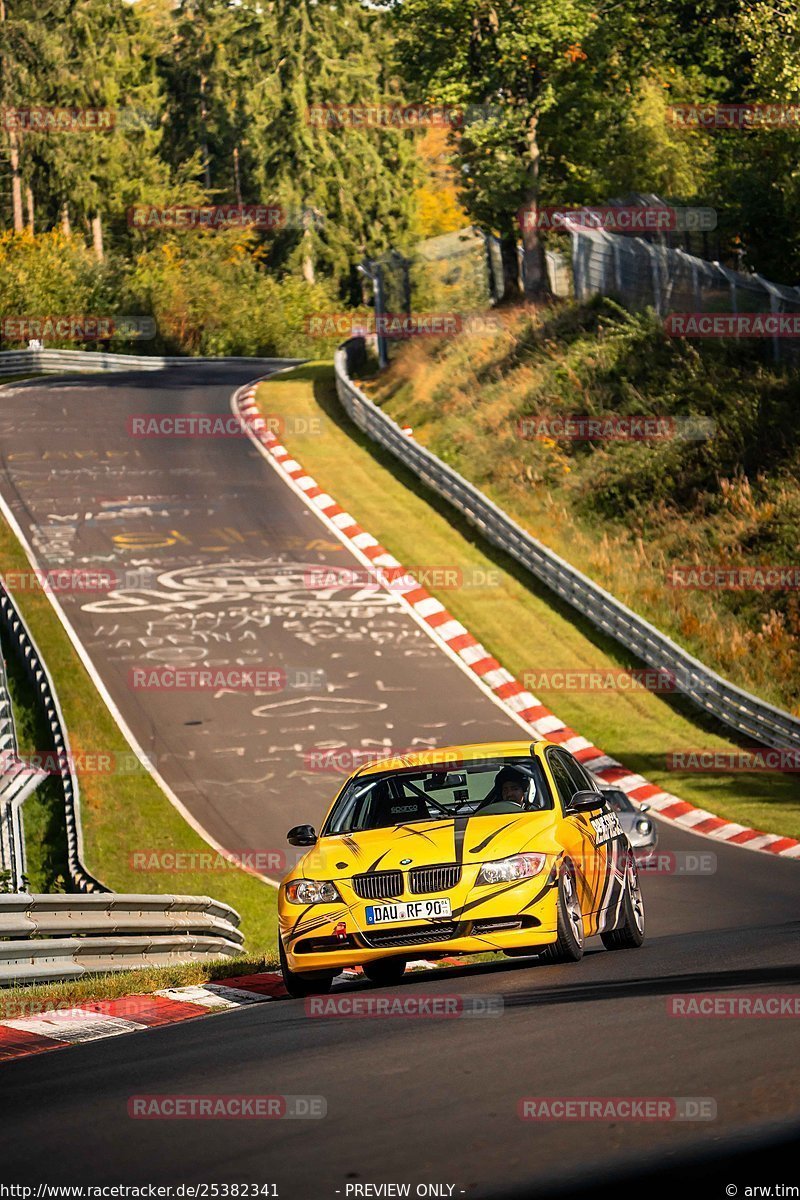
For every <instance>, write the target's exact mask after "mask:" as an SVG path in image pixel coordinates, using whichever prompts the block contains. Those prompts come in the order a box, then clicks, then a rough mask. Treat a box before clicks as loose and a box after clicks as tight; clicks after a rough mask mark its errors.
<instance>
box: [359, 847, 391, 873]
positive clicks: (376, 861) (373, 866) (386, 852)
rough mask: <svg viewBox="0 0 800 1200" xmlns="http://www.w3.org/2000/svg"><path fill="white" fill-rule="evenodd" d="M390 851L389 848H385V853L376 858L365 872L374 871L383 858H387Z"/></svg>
mask: <svg viewBox="0 0 800 1200" xmlns="http://www.w3.org/2000/svg"><path fill="white" fill-rule="evenodd" d="M388 853H389V851H388V850H384V852H383V854H380V855H378V857H377V858H376V859H375V862H374V863H373V864H372V866H370V867H367V869H366V872H365V874H367V875H369V873H370V871H374V870H375V868H376V867H377V865H378V863H381V862H383V860H384V859H385V858H386V855H387V854H388Z"/></svg>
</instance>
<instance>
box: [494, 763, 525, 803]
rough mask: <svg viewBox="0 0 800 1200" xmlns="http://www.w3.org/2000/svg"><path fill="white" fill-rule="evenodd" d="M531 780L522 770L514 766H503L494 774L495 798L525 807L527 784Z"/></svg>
mask: <svg viewBox="0 0 800 1200" xmlns="http://www.w3.org/2000/svg"><path fill="white" fill-rule="evenodd" d="M531 782H532V781H531V779H530V778H529V777H528V776H527V775H525V774H523V772H522V771H518V770H517V769H516V767H509V766H505V767H503V768H502V769H501V770H500V771H498V772H497V774H496V775H495V779H494V786H495V788H496V790H497V798H498V799H499V800H503V801H505V802H506V803H510V804H518V805H519V807H520V808H525V807H526V803H525V802H526V799H527V797H528V785H529V784H530V783H531ZM531 798H532V797H531Z"/></svg>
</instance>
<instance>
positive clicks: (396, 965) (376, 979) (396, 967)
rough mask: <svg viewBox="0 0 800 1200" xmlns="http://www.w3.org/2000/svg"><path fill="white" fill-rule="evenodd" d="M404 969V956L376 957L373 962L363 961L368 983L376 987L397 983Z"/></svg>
mask: <svg viewBox="0 0 800 1200" xmlns="http://www.w3.org/2000/svg"><path fill="white" fill-rule="evenodd" d="M405 969H406V960H405V959H404V958H378V959H376V960H375V962H370V963H364V967H363V971H364V974H365V975H366V977H367V979H368V980H369V981H370V983H375V984H377V985H378V987H391V985H392V984H393V983H399V982H400V980H401V979H402V978H403V974H404V972H405Z"/></svg>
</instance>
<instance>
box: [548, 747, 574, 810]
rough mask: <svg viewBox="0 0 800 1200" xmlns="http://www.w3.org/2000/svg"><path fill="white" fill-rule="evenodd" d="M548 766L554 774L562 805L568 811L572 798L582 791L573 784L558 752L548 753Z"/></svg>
mask: <svg viewBox="0 0 800 1200" xmlns="http://www.w3.org/2000/svg"><path fill="white" fill-rule="evenodd" d="M547 765H548V766H549V768H550V770H551V771H552V773H553V779H554V780H555V782H556V787H557V788H558V794H559V797H560V798H561V803H562V804H563V806H564V808H565V809H566V808H568V807H569V803H570V801H571V799H572V797H573V796H574V795H575V793H576V792H577V791H580V789H579V788H578V787H577V786H576V785H575V784H574V783H573V781H572V778H571V776H570V774H569V772H568V771H567V769H566V767H565V766H564V761H563V759H562V758H561V755H560V754H559V753H558V752H557V751H555V750H551V751H550V752H549V753H548V755H547Z"/></svg>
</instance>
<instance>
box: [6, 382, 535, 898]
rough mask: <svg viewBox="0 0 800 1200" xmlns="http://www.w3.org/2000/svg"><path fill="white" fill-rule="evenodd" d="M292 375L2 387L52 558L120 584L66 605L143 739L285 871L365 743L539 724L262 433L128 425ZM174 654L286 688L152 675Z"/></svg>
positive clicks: (236, 843) (38, 545)
mask: <svg viewBox="0 0 800 1200" xmlns="http://www.w3.org/2000/svg"><path fill="white" fill-rule="evenodd" d="M281 365H283V364H280V363H270V362H267V361H262V362H259V361H257V360H256V361H254V363H253V364H252V365H250V364H243V365H242V366H238V367H233V366H231V365H228V366H215V365H213V364H212V365H211V366H209V365H207V364H204V365H202V366H200V365H198V366H197V367H196V368H195V367H180V368H173V369H172V370H171V371H163V372H139V373H131V374H120V375H116V376H115V377H114V379H113V381H110V380H109V379H108V377H98V376H92V377H86V376H84V377H82V378H81V377H70V378H69V379H58V380H53V381H48V380H45V381H36V382H35V383H29V384H17V385H13V386H11V387H9V388H7V389H4V391H3V403H2V409H0V441H1V442H2V445H3V447H4V460H3V471H2V475H0V491H1V492H2V494H3V496H4V497H5V499H6V501H7V502H8V503H9V505H10V506H11V509H12V511H13V513H14V516H15V517H16V519H17V521H18V522H19V523H20V525H21V526H22V528H23V530H24V532H25V535H26V537H27V539H28V541H29V543H30V544H31V545H32V546H33V548H34V550H35V552H36V555H37V559H38V561H39V564H40V566H41V567H42V568H44V569H56V568H63V569H65V570H67V571H70V572H74V574H75V577H76V579H78V580H80V581H83V582H85V583H89V582H90V581H91V575H90V574H89V573H90V572H103V571H105V572H106V573H107V574H108V573H111V572H114V573H115V575H114V578H115V579H117V578H118V581H119V583H120V586H118V587H117V588H115V589H114V590H113V591H112V592H111V593H109V591H108V587H107V586H106V588H105V590H104V591H102V592H98V591H94V592H93V593H88V592H86V591H81V590H80V587H78V588H77V589H76V590H75V591H70V590H59V592H58V598H59V600H60V602H61V604H62V606H63V608H64V611H65V612H66V613H67V615H68V617H69V618H70V621H71V623H72V624H73V625H74V626H75V628H76V630H77V632H78V634H79V636H80V638H81V641H82V642H83V645H84V646H85V647H86V648H87V650H88V652H89V654H90V656H91V658H92V661H93V662H94V664H95V666H96V668H97V669H98V671H99V672H100V673H101V675H102V677H103V680H104V682H105V683H106V685H107V687H108V689H109V691H110V693H111V695H112V697H113V699H114V700H115V702H116V704H117V705H118V707H119V709H120V710H121V712H122V714H123V716H124V717H125V719H126V720H127V722H128V724H129V725H130V727H131V728H132V729H133V732H134V733H135V734H136V736H137V739H138V740H139V743H140V745H141V746H142V747H143V749H144V750H145V751H146V753H147V754H148V755H149V757H150V758H151V760H152V761H153V762H154V763H155V765H156V766H157V767H158V770H159V771H160V773H161V775H162V776H163V777H164V778H165V779H166V781H167V783H168V784H169V785H170V786H171V788H172V790H173V791H174V792H175V794H176V795H177V796H178V797H179V798H180V800H181V801H182V802H183V803H184V804H185V806H186V807H187V808H188V809H189V811H190V812H191V813H192V815H193V816H194V817H195V818H196V819H197V821H198V822H199V823H200V825H201V826H202V827H203V829H205V830H207V831H208V832H209V833H210V834H211V835H212V837H213V838H214V839H215V840H216V841H217V842H218V843H219V844H220V845H222V846H224V847H225V849H226V850H229V851H231V852H232V853H235V854H239V853H242V854H247V853H249V854H258V855H261V856H263V859H264V860H266V861H269V855H271V854H274V853H285V852H286V849H287V847H286V840H285V834H286V830H287V829H288V828H289V826H290V825H292V824H297V823H298V822H300V821H303V820H307V821H311V822H312V823H313V822H314V821H317V820H319V818H320V817H321V816H322V815H323V813H324V812H325V810H326V808H327V806H328V804H329V802H330V799H331V798H332V796H333V795H334V794H335V792H336V790H338V784H339V783H340V782H341V781H342V780H343V779H344V778H345V777H346V775H347V774H349V771H350V769H352V763H353V761H354V756H355V755H356V754H358V752H361V751H368V752H372V753H374V752H375V751H376V750H377V751H381V752H382V748H384V749H385V751H386V752H387V753H389V752H391V751H392V750H405V749H408V748H414V749H424V748H425V747H427V746H435V745H443V744H447V743H448V742H470V741H491V740H492V739H500V738H504V737H511V738H514V737H524V736H525V735H524V732H523V731H522V730H521V729H520V726H519V725H517V724H515V722H513V721H512V720H511V719H510V718H509V717H508V716H507V715H506V714H505V712H504V711H503V710H502V709H500V708H499V707H498V706H497V705H495V704H493V703H492V702H490V701H489V700H488V699H487V698H486V697H485V696H484V695H483V694H482V693H481V691H480V690H479V689H478V688H477V687H476V685H475V683H474V681H473V680H471V679H470V678H469V677H468V675H467V674H466V673H465V672H464V671H463V670H462V669H461V668H460V667H458V666H457V665H456V664H455V663H453V662H452V661H451V660H450V659H449V658H447V657H446V655H444V654H443V653H442V651H441V650H440V649H439V648H438V647H437V646H436V645H434V643H433V642H432V641H431V639H430V637H429V636H428V635H427V634H426V633H425V631H424V630H423V629H422V628H421V626H420V625H419V624H417V622H416V621H415V620H414V618H413V617H411V616H410V615H409V614H408V612H407V611H406V610H405V609H404V608H403V607H402V606H401V605H400V604H399V603H398V601H397V599H396V597H394V596H391V595H389V594H388V593H386V592H383V591H380V590H377V589H375V588H373V589H372V590H369V589H367V588H365V587H364V586H363V579H362V576H363V573H364V571H363V568H362V567H361V565H360V564H359V563H358V562H357V560H356V559H355V558H354V557H353V556H352V555H351V554H350V552H349V550H347V549H346V548H345V547H344V546H343V545H342V543H341V542H339V541H338V540H337V539H336V538H335V537H334V536H333V535H331V534H330V533H329V532H328V531H327V530H326V528H325V527H324V526H323V525H322V523H321V522H320V520H319V517H318V516H316V515H315V514H314V513H312V512H310V511H309V510H308V509H307V507H306V506H305V504H304V503H303V502H302V500H300V499H299V498H298V497H296V496H295V495H293V493H292V492H291V491H290V489H289V488H288V487H287V486H286V484H285V483H284V482H283V480H282V479H280V478H279V477H278V476H277V475H276V473H275V472H274V471H273V470H272V469H271V468H270V467H269V466H268V465H267V464H266V463H265V462H264V460H263V459H262V458H261V456H260V455H259V454H258V451H257V450H256V449H255V448H254V447H253V446H252V445H251V444H250V442H249V441H248V440H247V438H246V437H244V436H238V437H231V436H222V437H207V438H203V437H172V438H167V437H160V438H153V437H140V436H132V435H131V433H130V432H129V428H133V426H129V419H132V418H133V417H134V416H136V415H137V414H144V413H148V414H154V415H156V414H158V415H160V414H173V415H175V414H181V413H182V414H198V413H203V414H209V413H210V414H219V415H220V416H221V417H224V418H226V419H227V420H228V421H229V422H231V423H233V420H234V418H233V417H232V415H231V411H230V396H231V393H232V391H233V390H234V388H235V387H236V386H238V385H240V384H242V383H244V382H246V381H247V380H248V379H252V378H254V377H255V376H257V375H260V374H267V373H269V372H270V370H271V369H275V368H277V367H280V366H281ZM309 436H316V435H315V434H311V433H310V434H309ZM301 445H302V441H301ZM323 570H328V571H330V570H334V571H336V570H338V571H341V572H344V574H345V578H344V581H343V586H338V583H335V584H334V586H328V584H329V580H323V579H320V572H321V571H323ZM347 572H359V573H360V574H358V575H356V576H355V578H351V577H349V576H348V575H347ZM338 578H341V577H337V579H338ZM318 583H322V584H324V585H326V586H322V587H319V586H315V584H318ZM12 590H13V589H12ZM167 665H169V666H171V667H180V668H184V669H190V668H198V669H204V668H212V669H214V670H215V671H220V672H226V671H229V670H230V669H231V668H236V667H249V668H252V669H262V670H266V671H268V672H271V673H272V675H271V676H270V678H274V680H275V683H274V685H272V684H268V686H267V688H266V689H262V690H260V691H249V690H236V689H235V688H226V687H221V688H214V689H201V690H187V691H181V692H179V693H176V691H174V690H172V689H162V690H153V689H152V688H150V687H149V686H148V687H146V688H142V687H139V686H133V685H134V684H135V683H136V682H137V681H140V680H142V678H143V677H142V676H141V675H140V676H135V675H133V674H132V673H133V672H136V671H137V670H142V669H144V670H145V671H147V672H148V674H147V676H146V677H144V679H145V682H146V683H149V681H150V678H151V674H150V673H151V672H152V671H155V670H158V669H160V668H163V667H165V666H167ZM82 749H84V750H86V751H89V750H97V751H99V752H102V749H103V748H102V747H85V748H82ZM329 751H335V752H336V755H337V757H336V763H342V764H344V769H343V770H342V769H339V770H337V769H336V766H335V764H334V763H333V762H332V761H331V760H330V757H329V755H327V754H326V752H329ZM348 763H350V764H351V765H350V766H348V765H347V764H348ZM137 849H139V850H144V851H146V850H147V849H149V848H148V847H138V848H137V847H131V851H132V852H135V851H136V850H137ZM267 873H269V872H267ZM273 873H274V872H273ZM282 873H283V872H282V871H279V872H278V874H282Z"/></svg>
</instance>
